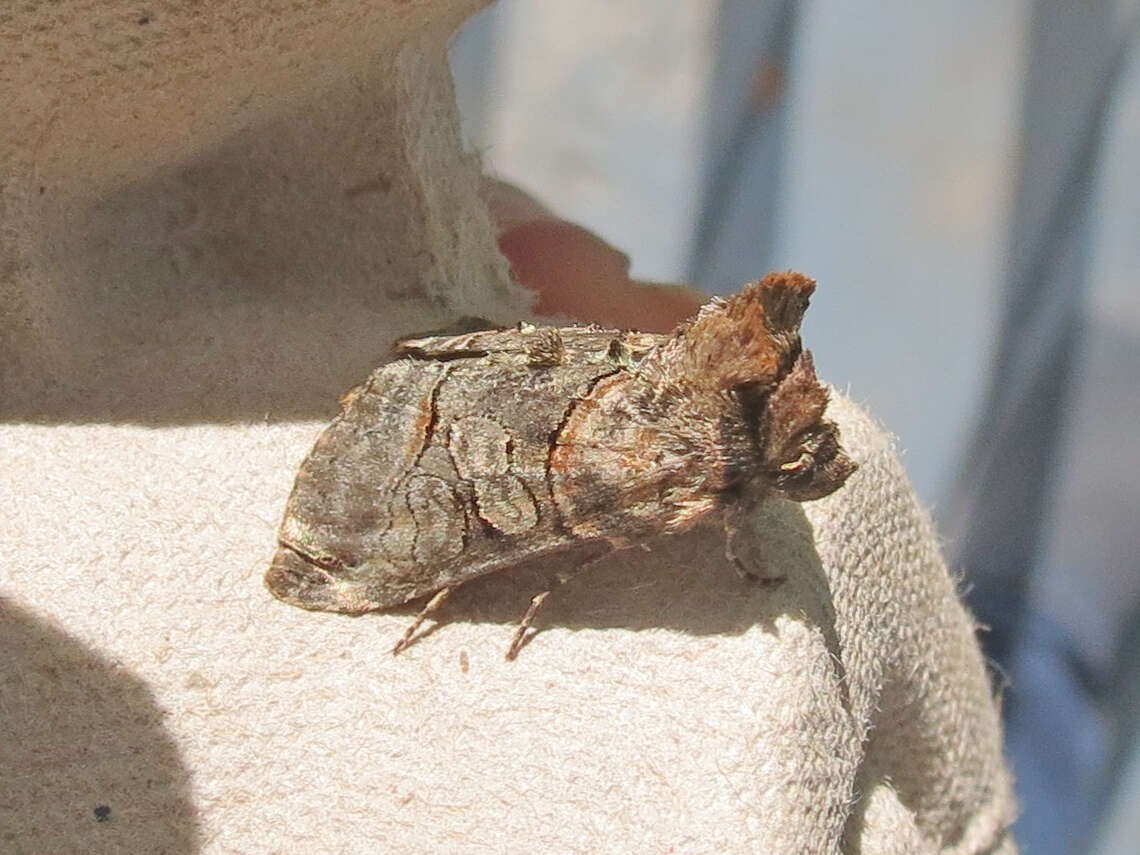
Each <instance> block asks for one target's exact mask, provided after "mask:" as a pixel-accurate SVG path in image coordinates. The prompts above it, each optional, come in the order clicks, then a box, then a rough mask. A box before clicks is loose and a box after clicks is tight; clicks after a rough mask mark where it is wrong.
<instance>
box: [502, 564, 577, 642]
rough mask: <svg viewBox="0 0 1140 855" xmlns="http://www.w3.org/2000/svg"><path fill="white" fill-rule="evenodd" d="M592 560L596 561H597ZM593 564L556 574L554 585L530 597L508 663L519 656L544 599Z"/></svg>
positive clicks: (516, 632)
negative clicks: (571, 571) (570, 571)
mask: <svg viewBox="0 0 1140 855" xmlns="http://www.w3.org/2000/svg"><path fill="white" fill-rule="evenodd" d="M594 560H595V561H596V560H597V559H594ZM593 563H594V562H593V561H590V562H587V564H583V565H582V566H581V567H579V568H578V569H577V570H576V571H574V572H573V573H558V574H556V575H555V577H554V578H555V584H554V585H551V586H550V588H548V589H547V590H545V591H542V592H541V593H538V594H535V595H534V596H533V597H531V600H530V605H529V606H527V609H526V612H525V613H524V614H523V616H522V620H520V621H519V625H518V626H517V627H516V628H515V636H514V638H513V639H511V648H510V650H508V651H507V660H508V661H511V660H513V659H514V658H515V657H516V656H518V655H519V651H520V650H522V647H523V643H524V641H525V640H526V632H527V630H528V629H530V627H531V624H532V623H534V616H535V615H536V614H538V610H539V609H540V608H542V604H543V603H545V602H546V598H547V597H549V596H550V595H551V593H553V592H554V589H555V588H561V587H562V586H563V585H565V584H566V583H567V582H569V581H570V580H571V579H572V578H574V576H576V575H578V573H580V572H581V571H582V570H584V569H585V568H586V567H588V566H589V565H590V564H593Z"/></svg>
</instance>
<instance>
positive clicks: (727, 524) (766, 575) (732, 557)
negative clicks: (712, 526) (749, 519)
mask: <svg viewBox="0 0 1140 855" xmlns="http://www.w3.org/2000/svg"><path fill="white" fill-rule="evenodd" d="M744 516H745V512H744V511H737V512H727V513H725V516H724V557H725V558H726V559H728V561H729V563H730V564H732V566H733V567H734V568H735V570H736V572H737V575H739V576H740V577H741V578H742V579H747V580H748V581H749V582H760V583H762V584H764V585H778V584H779V583H780V582H783V581H784V577H783V575H781V574H773V573H770V572H769V570H768V562H767V561H765V560H764V556H763V555H758V554H756V553H755V552H752V553H751V554H750V556H749V559H750V560H749V563H748V565H745V563H744V561H743V560H742V559H741V557H740V556H739V555H738V554H737V552H736V545H735V542H736V538H737V536H738V535H739V534H740V532H741V531H742V529H743V526H742V525H741V523H742V521H743V519H744Z"/></svg>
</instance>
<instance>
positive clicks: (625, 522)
mask: <svg viewBox="0 0 1140 855" xmlns="http://www.w3.org/2000/svg"><path fill="white" fill-rule="evenodd" d="M814 288H815V282H814V281H813V280H811V279H809V278H807V277H806V276H803V275H801V274H798V273H791V272H789V273H774V274H769V275H768V276H767V277H765V278H764V279H763V280H762V281H760V282H755V283H752V284H750V285H748V286H746V287H745V288H744V289H743V290H742V291H740V292H739V293H738V294H736V295H735V296H733V297H730V298H728V299H719V298H717V299H713V300H712V301H711V302H709V303H707V304H706V305H705V306H704V307H703V308H701V310H700V312H699V313H698V314H697V315H696V317H695V318H693V319H692V320H690V321H688V322H686V323H684V324H682V325H681V326H679V327H678V328H677V329H676V330H675V331H674V332H673V333H672V334H667V335H664V334H651V333H640V332H623V331H618V330H606V329H597V328H594V327H568V328H555V327H536V326H531V325H529V324H520V325H519V326H518V327H517V328H514V329H506V330H503V329H492V330H485V331H481V332H471V333H466V334H463V335H452V336H431V337H425V338H413V339H406V340H404V341H402V342H400V343H399V345H398V354H399V356H400V358H399V359H397V360H396V361H395V362H391V363H388V364H386V365H383V366H381V367H380V368H377V369H376V370H375V371H373V372H372V375H371V376H370V377H369V378H368V380H367V381H365V383H364V384H363V385H361V386H359V387H357V388H355V389H353V390H352V391H350V392H348V393H347V394H346V395H345V396H344V398H343V400H342V406H343V408H342V411H341V413H340V415H339V416H337V418H336V419H335V420H334V421H333V422H332V424H331V425H330V426H329V427H328V428H327V429H326V430H325V431H324V433H323V434H322V435H321V436H320V438H319V439H318V440H317V443H316V445H315V446H314V448H313V450H312V451H311V452H310V453H309V456H308V458H306V460H305V461H304V463H302V465H301V468H300V471H299V472H298V474H297V480H296V484H295V485H294V487H293V493H292V495H291V496H290V498H289V502H288V505H287V507H286V509H285V517H284V521H283V522H282V524H281V530H280V534H279V543H280V546H279V549H278V551H277V554H276V557H275V558H274V560H273V564H272V566H271V567H270V569H269V571H268V573H267V574H266V584H267V585H268V587H269V589H270V591H272V592H273V594H274V595H276V596H277V597H279V598H280V599H282V600H284V601H285V602H287V603H291V604H293V605H296V606H301V607H302V608H306V609H322V610H326V611H334V612H344V613H347V614H360V613H362V612H367V611H372V610H374V609H384V608H390V607H394V606H398V605H401V604H403V603H406V602H408V601H409V600H413V599H415V598H417V597H422V596H426V595H429V594H430V595H433V596H432V597H431V599H430V601H429V602H428V603H427V605H426V606H425V607H424V609H423V610H422V611H421V612H420V615H419V617H417V619H416V620H415V622H414V623H413V625H412V626H411V627H409V628H408V631H407V632H406V633H405V634H404V636H403V638H401V639H400V641H399V643H397V645H396V647H395V650H394V651H393V652H399V651H400V650H401V649H403V648H404V647H405V646H407V644H408V643H409V641H410V640H411V639H412V637H413V635H414V633H415V631H416V629H417V628H418V627H419V626H420V624H421V623H422V622H423V620H424V619H425V618H426V617H427V616H429V615H430V614H431V613H432V612H433V611H435V610H436V609H437V608H438V607H439V605H440V604H441V603H442V602H443V600H444V598H446V596H447V595H448V593H450V591H451V590H452V589H453V588H455V587H456V586H457V585H461V584H462V583H464V582H466V581H468V580H471V579H474V578H476V577H479V576H482V575H484V574H487V573H494V572H496V571H498V570H504V569H506V568H509V567H511V566H512V565H515V564H518V563H519V562H520V561H522V560H523V559H529V558H533V557H536V556H542V555H547V554H551V553H554V552H557V551H561V550H566V549H569V548H572V547H577V546H585V545H586V544H592V545H593V546H594V547H595V548H597V547H601V551H603V552H608V551H609V550H610V549H613V548H621V547H626V546H630V545H633V544H637V543H640V542H643V541H645V540H647V539H649V538H651V537H653V536H656V535H660V534H667V533H672V532H680V531H684V530H685V529H688V528H689V527H691V526H692V525H693V524H694V523H696V522H698V521H700V520H704V519H706V518H713V517H714V515H719V516H720V518H721V519H722V520H723V521H724V524H725V526H726V529H727V530H728V531H729V533H730V534H731V531H732V530H733V529H734V527H735V526H736V521H738V520H739V519H740V518H741V516H742V515H743V514H746V513H747V512H748V511H749V510H750V509H751V508H753V507H754V506H755V505H756V504H757V503H758V502H760V501H761V500H763V499H764V498H766V497H769V496H783V497H786V498H789V499H793V500H796V501H805V500H809V499H816V498H820V497H822V496H826V495H828V494H829V493H831V492H833V491H834V490H836V489H838V488H839V487H840V486H841V485H842V484H843V482H844V481H845V480H846V479H847V477H848V476H849V475H850V474H851V473H852V472H853V471H854V469H855V464H854V463H853V462H852V461H851V460H850V459H849V458H848V457H847V456H846V454H844V452H843V450H842V448H841V447H840V444H839V435H838V428H837V427H836V425H835V424H834V423H833V422H831V421H828V420H827V419H826V418H825V417H824V411H825V409H826V406H827V399H828V393H827V390H826V389H825V388H824V387H823V386H822V385H821V384H820V382H819V381H818V380H817V379H816V376H815V371H814V368H813V366H812V359H811V353H810V352H809V351H807V350H804V349H803V348H802V346H801V344H800V333H799V326H800V320H801V319H802V317H803V314H804V311H805V310H806V309H807V305H808V299H809V297H810V296H811V293H812V291H813V290H814ZM729 544H730V546H729V551H730V550H731V537H730V539H729ZM730 557H733V556H731V554H730ZM548 594H549V591H544V592H542V593H540V594H539V595H538V596H536V597H535V598H534V599H533V600H532V602H531V604H530V608H528V609H527V612H526V614H525V615H524V617H523V619H522V621H520V624H519V626H518V628H517V630H516V632H515V636H514V641H513V643H512V644H511V647H510V650H509V652H508V654H507V656H508V658H514V656H515V654H516V653H517V652H518V650H519V647H520V645H521V643H522V641H523V639H524V636H525V633H526V630H527V628H528V627H529V626H530V623H531V621H532V619H533V618H534V614H535V612H536V610H537V609H538V607H539V605H540V604H541V603H542V601H543V600H544V599H545V597H546V596H547V595H548Z"/></svg>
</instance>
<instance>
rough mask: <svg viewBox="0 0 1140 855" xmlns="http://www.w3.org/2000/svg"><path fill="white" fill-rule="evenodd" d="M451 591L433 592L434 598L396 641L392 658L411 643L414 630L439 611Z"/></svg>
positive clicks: (449, 589)
mask: <svg viewBox="0 0 1140 855" xmlns="http://www.w3.org/2000/svg"><path fill="white" fill-rule="evenodd" d="M451 591H452V589H451V588H440V589H439V590H438V591H436V592H435V596H434V597H432V598H431V599H430V600H428V601H427V605H426V606H424V607H423V608H422V609H421V610H420V613H419V614H418V615H416V619H415V620H414V621H412V625H411V626H409V627H408V628H407V629H406V630H405V631H404V635H403V637H402V638H401V639H400V640H399V641H397V642H396V646H395V647H393V648H392V655H393V656H395V655H396V654H397V653H399V652H400V651H401V650H403V649H404V648H405V647H407V646H408V645H409V644H411V643H412V636H414V635H415V634H416V630H417V629H419V628H420V627H421V626H423V622H424V621H425V620H427V619H428V618H429V617H431V616H432V615H433V614H435V613H436V612H437V611H439V607H440V606H442V605H443V601H444V600H446V599H447V598H448V595H450V594H451Z"/></svg>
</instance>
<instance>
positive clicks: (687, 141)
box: [452, 0, 1140, 855]
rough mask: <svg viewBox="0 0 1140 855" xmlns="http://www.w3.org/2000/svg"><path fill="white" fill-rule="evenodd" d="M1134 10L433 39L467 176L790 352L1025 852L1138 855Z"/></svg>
mask: <svg viewBox="0 0 1140 855" xmlns="http://www.w3.org/2000/svg"><path fill="white" fill-rule="evenodd" d="M1138 45H1140V0H1111V2H1110V0H1078V2H1073V0H1069V2H1064V1H1063V0H1036V2H1034V0H1024V2H1002V0H998V2H992V0H989V2H981V0H929V2H926V3H922V4H913V3H907V2H902V0H890V2H877V0H871V2H867V3H860V4H847V3H839V2H834V0H816V2H794V0H752V2H745V0H722V2H719V3H717V2H713V0H703V2H696V0H679V2H675V3H669V4H664V3H659V2H656V0H579V2H576V3H573V4H568V3H564V2H558V0H503V2H500V3H498V4H496V5H494V6H492V7H490V8H488V9H487V10H486V11H484V12H483V13H481V14H480V15H478V16H476V17H475V18H474V19H472V20H471V21H470V22H469V23H468V24H467V26H466V27H465V28H464V29H463V31H461V32H460V33H459V35H458V36H457V38H456V40H455V43H454V45H453V51H452V63H453V68H454V70H455V77H456V87H457V92H458V95H459V100H460V108H461V111H462V114H463V120H464V128H465V132H466V134H467V137H468V141H469V143H470V146H471V147H472V149H473V150H475V151H476V152H478V153H479V155H480V156H481V157H482V159H483V162H484V164H485V167H486V168H487V170H488V171H489V172H492V173H495V174H497V175H499V176H501V177H503V178H505V179H506V180H509V181H513V182H515V183H517V184H519V185H520V186H522V187H523V188H524V189H526V190H528V191H530V192H532V193H534V194H535V195H536V196H538V197H539V198H540V199H542V200H543V201H544V202H545V203H547V204H548V205H549V206H550V207H551V208H553V209H554V210H555V211H557V212H558V213H559V214H560V215H562V216H564V217H566V218H567V219H570V220H573V221H576V222H579V223H581V224H583V225H585V226H586V227H588V228H590V229H592V230H593V231H595V232H597V233H598V234H600V235H602V236H603V237H605V238H606V239H607V240H609V241H610V242H611V243H612V244H614V245H615V246H617V247H619V248H621V249H623V250H625V251H626V252H628V253H629V254H630V256H631V258H632V260H633V273H634V275H636V276H639V277H642V278H653V279H660V280H666V281H690V282H692V283H694V284H696V285H698V286H700V287H702V288H704V289H705V290H707V291H710V292H713V293H725V292H731V291H734V290H736V289H737V288H738V287H739V286H740V285H741V284H742V283H743V282H745V281H747V280H750V279H755V278H758V277H759V276H760V275H762V274H763V273H765V272H766V271H768V270H772V269H786V268H794V269H798V270H802V271H804V272H806V273H808V274H809V275H811V276H813V277H815V278H816V279H818V280H819V283H820V287H819V291H818V293H817V299H816V301H815V304H814V305H813V308H812V310H811V312H809V314H808V319H807V322H806V324H805V333H804V335H805V340H806V341H807V342H808V343H809V345H810V346H811V348H812V349H813V351H814V352H815V355H816V361H817V365H819V366H820V370H821V373H822V374H823V375H824V376H825V377H827V379H828V380H829V381H830V382H832V383H833V384H835V385H836V386H838V387H839V388H841V389H845V390H846V391H847V392H848V394H849V395H851V396H852V397H853V398H855V399H856V400H858V401H860V402H862V403H864V404H865V405H866V406H867V407H868V408H869V409H870V410H871V411H872V412H873V413H874V414H875V415H876V416H877V417H878V418H879V419H881V420H882V421H883V422H884V423H885V424H886V425H887V426H889V428H890V429H891V430H892V431H893V432H894V433H895V434H897V436H898V441H899V446H900V448H901V449H902V451H903V453H904V455H905V461H906V463H907V466H908V469H909V471H910V473H911V476H912V479H913V480H914V483H915V487H916V489H917V491H918V493H919V495H920V497H921V498H922V499H923V500H924V501H925V502H926V504H927V505H928V506H930V507H931V508H932V511H933V513H934V516H935V519H936V522H937V523H938V525H939V527H940V530H941V532H942V534H943V537H944V539H945V543H946V552H947V555H948V558H949V559H950V561H951V565H952V569H953V570H954V571H955V572H956V573H961V574H962V575H963V577H964V579H965V586H966V590H967V598H968V600H969V602H970V605H971V606H972V608H973V609H974V611H975V613H976V614H977V615H978V617H979V619H980V621H981V622H982V623H984V624H986V625H987V626H988V627H989V631H988V632H986V633H985V634H984V635H983V638H982V640H983V643H984V644H985V645H986V648H987V654H988V655H989V656H990V657H991V659H992V660H993V662H994V664H995V681H996V683H997V684H998V685H1000V686H1001V687H1002V689H1003V711H1004V714H1005V717H1006V726H1007V742H1008V751H1009V754H1010V757H1011V761H1012V763H1013V766H1014V769H1015V772H1016V774H1017V775H1018V793H1019V799H1020V801H1021V806H1022V815H1021V819H1020V820H1019V823H1018V827H1017V836H1018V840H1019V842H1020V844H1021V846H1022V849H1023V851H1024V852H1026V853H1032V855H1070V853H1086V852H1091V853H1096V855H1125V853H1129V855H1131V854H1132V853H1136V852H1140V747H1138V746H1140V743H1138V741H1137V733H1138V731H1137V721H1138V713H1140V680H1138V678H1140V656H1138V653H1140V572H1138V571H1140V566H1138V565H1140V557H1138V556H1140V516H1138V514H1137V509H1138V507H1140V486H1137V485H1138V484H1140V443H1137V441H1136V438H1135V436H1136V433H1137V430H1138V427H1137V426H1138V425H1140V288H1138V280H1140V56H1138V54H1140V46H1138Z"/></svg>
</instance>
